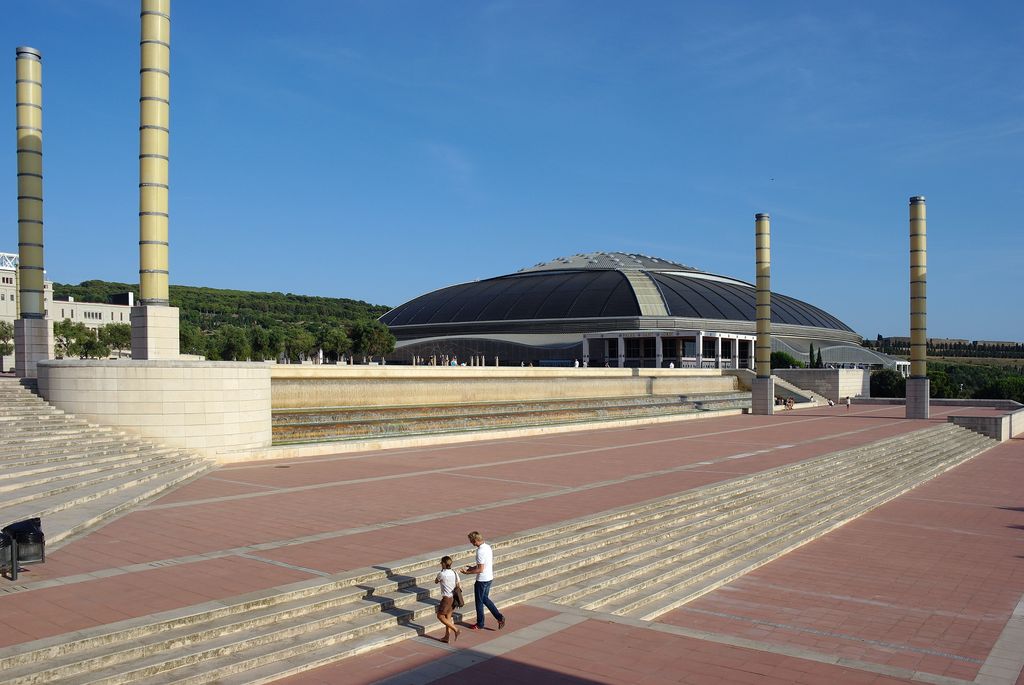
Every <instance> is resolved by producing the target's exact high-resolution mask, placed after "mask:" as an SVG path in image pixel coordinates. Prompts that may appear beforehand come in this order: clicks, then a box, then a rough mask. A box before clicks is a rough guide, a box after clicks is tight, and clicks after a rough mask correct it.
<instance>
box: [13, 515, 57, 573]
mask: <svg viewBox="0 0 1024 685" xmlns="http://www.w3.org/2000/svg"><path fill="white" fill-rule="evenodd" d="M3 532H4V533H7V534H8V535H10V536H11V538H12V539H13V540H14V549H15V551H16V552H17V559H16V560H15V561H16V562H18V563H20V564H37V563H42V562H45V561H46V536H45V535H43V522H42V521H41V520H40V519H38V518H34V519H25V520H24V521H18V522H17V523H12V524H11V525H9V526H5V527H4V529H3Z"/></svg>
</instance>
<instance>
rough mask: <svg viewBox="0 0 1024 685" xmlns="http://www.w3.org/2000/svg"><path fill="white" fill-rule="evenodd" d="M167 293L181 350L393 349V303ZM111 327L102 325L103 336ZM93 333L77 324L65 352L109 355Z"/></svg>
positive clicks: (62, 290) (105, 297)
mask: <svg viewBox="0 0 1024 685" xmlns="http://www.w3.org/2000/svg"><path fill="white" fill-rule="evenodd" d="M53 291H54V296H55V297H65V296H72V297H74V298H75V299H76V300H78V301H79V302H110V301H111V299H112V298H114V296H116V295H119V294H122V293H125V292H134V293H135V294H136V296H137V295H138V285H137V284H130V283H114V282H110V281H98V280H93V281H83V282H82V283H79V284H78V285H69V284H63V283H54V284H53ZM170 299H171V305H172V306H174V307H178V309H179V310H180V312H181V328H180V341H181V351H182V353H184V354H196V355H202V356H204V357H206V358H207V359H214V360H226V361H232V360H234V361H244V360H258V361H262V360H268V359H271V360H272V359H286V360H290V361H292V362H300V361H302V360H305V359H311V358H314V357H318V356H319V354H320V352H321V351H322V352H323V355H324V359H325V361H328V362H337V361H339V360H341V359H342V358H343V357H346V356H355V357H360V358H362V359H363V360H369V361H372V360H373V359H374V358H379V357H382V356H384V355H386V354H389V353H391V352H392V351H394V349H395V337H394V336H393V335H392V334H391V331H389V330H388V328H387V326H385V325H384V324H382V323H380V322H379V321H377V319H378V318H379V317H380V316H381V315H382V314H384V313H385V312H387V311H388V309H389V307H386V306H383V305H373V304H368V303H366V302H362V301H359V300H350V299H346V298H331V297H313V296H308V295H293V294H291V293H287V294H285V293H261V292H251V291H244V290H224V289H220V288H199V287H194V286H182V285H172V286H171V287H170ZM66 323H68V324H70V323H71V322H70V321H69V322H66ZM125 326H126V327H127V325H125ZM110 327H111V326H104V327H103V328H101V329H100V331H101V334H102V331H105V330H106V329H108V328H110ZM83 328H84V326H83ZM69 330H70V329H69ZM94 337H95V338H96V339H95V340H92V341H90V340H89V339H88V338H89V334H88V333H83V332H82V331H80V330H79V329H77V328H75V333H74V335H70V336H69V337H67V339H68V341H69V347H68V348H67V349H66V350H65V356H85V357H99V356H105V352H104V348H103V341H102V340H101V339H100V338H99V337H97V336H94ZM128 345H130V330H129V343H128ZM0 349H2V348H0ZM110 349H116V347H115V346H111V347H110ZM109 351H110V350H109V349H108V350H106V353H109Z"/></svg>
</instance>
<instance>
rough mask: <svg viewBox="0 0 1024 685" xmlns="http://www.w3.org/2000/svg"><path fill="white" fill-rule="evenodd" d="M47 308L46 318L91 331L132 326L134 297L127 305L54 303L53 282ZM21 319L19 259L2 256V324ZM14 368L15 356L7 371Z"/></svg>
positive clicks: (46, 286) (127, 297)
mask: <svg viewBox="0 0 1024 685" xmlns="http://www.w3.org/2000/svg"><path fill="white" fill-rule="evenodd" d="M43 287H44V290H45V293H44V305H45V307H46V316H47V317H48V318H50V319H52V320H53V321H63V320H64V319H70V320H71V321H80V322H81V323H84V324H85V325H86V326H88V327H89V328H93V329H99V328H100V327H101V326H105V325H106V324H108V323H127V324H130V323H131V318H130V313H131V309H132V304H133V303H134V293H130V292H129V293H126V294H125V298H124V302H123V303H118V304H97V303H95V302H75V301H74V298H69V299H68V300H66V301H64V300H56V301H55V300H54V299H53V281H46V282H45V284H44V286H43ZM17 318H18V255H17V254H13V253H10V252H0V321H7V322H8V323H11V324H13V323H14V320H15V319H17ZM13 368H14V354H10V355H5V356H4V358H3V369H0V371H7V370H8V369H13Z"/></svg>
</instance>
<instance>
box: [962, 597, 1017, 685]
mask: <svg viewBox="0 0 1024 685" xmlns="http://www.w3.org/2000/svg"><path fill="white" fill-rule="evenodd" d="M1022 672H1024V595H1022V596H1021V598H1020V601H1018V602H1017V606H1016V607H1014V609H1013V614H1012V615H1011V616H1010V620H1009V621H1007V622H1006V627H1005V628H1003V632H1001V633H1000V634H999V638H998V639H997V640H996V644H995V646H994V647H992V651H991V652H989V653H988V658H987V659H985V663H984V664H983V665H982V667H981V670H980V671H978V675H977V677H975V679H974V682H975V683H978V684H979V685H1014V683H1016V682H1017V680H1018V679H1019V678H1020V675H1021V673H1022Z"/></svg>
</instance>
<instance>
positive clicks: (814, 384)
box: [772, 369, 871, 402]
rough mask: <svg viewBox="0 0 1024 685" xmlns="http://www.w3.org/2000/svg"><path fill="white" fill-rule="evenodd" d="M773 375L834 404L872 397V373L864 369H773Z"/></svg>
mask: <svg viewBox="0 0 1024 685" xmlns="http://www.w3.org/2000/svg"><path fill="white" fill-rule="evenodd" d="M772 373H773V374H775V375H776V376H778V377H779V378H781V379H783V380H784V381H788V382H790V383H792V384H793V385H795V386H797V387H798V388H803V389H804V390H810V391H812V392H816V393H818V394H819V395H821V396H822V397H826V398H828V399H830V400H832V401H833V402H840V401H842V400H844V399H845V398H847V397H870V396H871V372H870V371H867V370H864V369H773V370H772Z"/></svg>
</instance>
